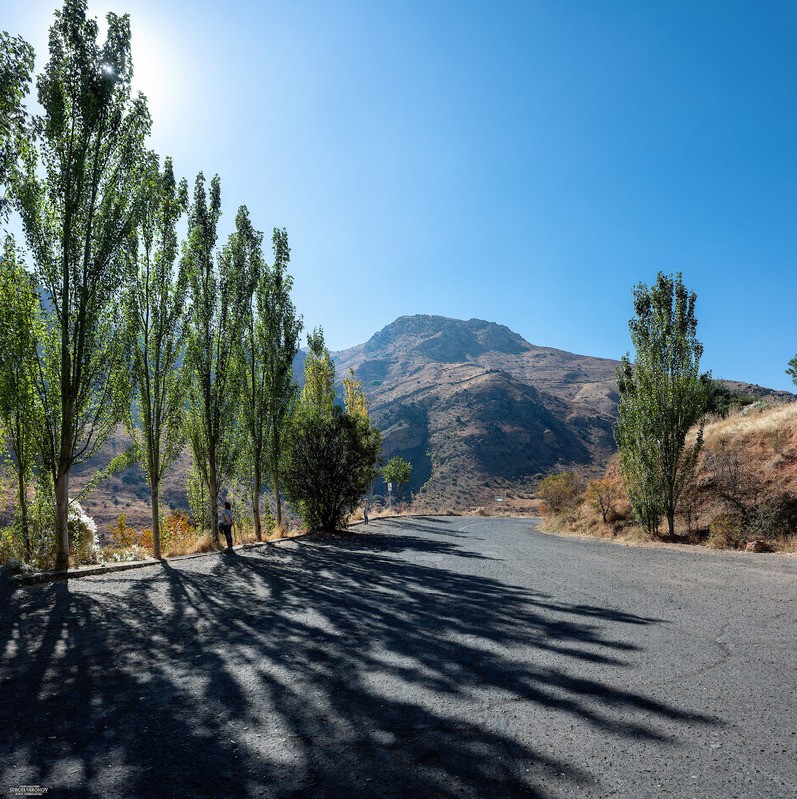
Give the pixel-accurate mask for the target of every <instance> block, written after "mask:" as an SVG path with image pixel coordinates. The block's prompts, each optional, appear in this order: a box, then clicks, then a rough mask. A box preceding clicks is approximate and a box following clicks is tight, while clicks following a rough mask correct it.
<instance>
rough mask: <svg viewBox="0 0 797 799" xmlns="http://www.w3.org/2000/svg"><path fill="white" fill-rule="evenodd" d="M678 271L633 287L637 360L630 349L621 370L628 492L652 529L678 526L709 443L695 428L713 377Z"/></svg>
mask: <svg viewBox="0 0 797 799" xmlns="http://www.w3.org/2000/svg"><path fill="white" fill-rule="evenodd" d="M696 299H697V296H696V295H695V293H694V292H688V291H687V290H686V288H685V287H684V285H683V282H682V279H681V275H680V273H679V274H678V275H676V277H675V278H674V279H673V278H672V276H667V275H664V274H662V273H661V272H660V273H659V275H658V278H657V281H656V284H655V285H654V286H652V287H651V288H650V289H648V287H647V286H645V285H644V284H639V285H638V286H636V287H635V288H634V311H635V313H636V316H635V317H634V318H633V319H631V321H630V322H629V325H628V326H629V330H630V332H631V341H632V343H633V345H634V349H635V357H634V363H633V365H632V364H631V361H630V360H629V357H628V356H627V355H626V356H624V358H623V359H622V364H621V366H620V367H618V369H617V383H618V387H619V390H620V403H619V408H618V420H617V427H616V430H615V437H616V440H617V446H618V449H619V450H620V464H621V471H622V475H623V481H624V483H625V487H626V491H627V493H628V498H629V500H630V501H631V506H632V508H633V509H634V513H635V515H636V516H637V519H638V520H639V522H640V523H641V524H642V525H643V527H644V528H645V529H646V530H647V531H648V532H649V533H650V534H652V535H655V534H656V533H657V531H658V527H659V522H660V520H661V517H662V516H665V517H666V519H667V524H668V529H669V532H670V535H672V534H673V533H674V530H675V513H676V509H677V506H678V499H679V497H680V494H681V492H682V490H683V488H684V486H685V485H686V483H687V482H688V481H689V480H690V479H691V478H692V476H693V474H694V470H695V466H696V464H697V458H698V454H699V452H700V449H701V447H702V444H703V426H702V423H701V424H700V426H699V428H698V431H697V434H696V437H695V441H694V443H692V444H690V445H688V446H687V443H686V437H687V433H688V432H689V429H690V428H691V427H692V425H694V424H695V423H697V422H698V421H699V420H700V419H701V418H702V416H703V415H704V413H705V411H706V408H707V406H708V394H709V391H708V377H707V376H705V375H704V376H701V375H700V373H699V366H700V358H701V356H702V354H703V347H702V345H701V344H700V342H698V340H697V337H696V333H697V320H696V318H695V302H696Z"/></svg>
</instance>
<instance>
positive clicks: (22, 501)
mask: <svg viewBox="0 0 797 799" xmlns="http://www.w3.org/2000/svg"><path fill="white" fill-rule="evenodd" d="M17 478H18V479H19V516H20V524H21V525H22V541H23V543H24V544H25V557H26V558H27V559H28V562H30V558H31V548H30V533H29V531H28V497H27V491H26V486H25V474H24V472H23V470H22V469H21V468H20V469H18V470H17Z"/></svg>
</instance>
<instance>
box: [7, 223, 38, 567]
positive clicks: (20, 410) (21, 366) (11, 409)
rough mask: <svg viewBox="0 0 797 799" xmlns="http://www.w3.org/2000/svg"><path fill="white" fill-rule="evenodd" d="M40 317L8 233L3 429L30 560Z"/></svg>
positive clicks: (20, 526)
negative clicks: (29, 513) (29, 486)
mask: <svg viewBox="0 0 797 799" xmlns="http://www.w3.org/2000/svg"><path fill="white" fill-rule="evenodd" d="M38 317H39V299H38V294H37V293H36V289H35V287H34V285H33V281H32V279H31V276H30V275H29V274H28V273H27V272H26V271H25V269H24V268H23V266H22V264H21V263H20V262H19V261H18V259H17V252H16V246H15V243H14V240H13V238H11V237H10V236H9V237H7V238H6V240H5V243H4V247H3V253H2V256H1V257H0V330H2V331H3V346H2V347H1V348H0V429H1V430H2V433H3V434H4V440H5V446H6V447H7V448H8V452H9V455H10V456H11V461H12V463H13V466H14V471H15V473H16V477H17V492H16V493H17V503H18V504H17V523H16V524H15V525H14V532H15V533H17V534H19V536H20V537H21V539H22V544H23V547H24V551H25V557H26V560H30V559H31V557H32V555H33V551H32V543H31V539H30V531H29V529H28V498H27V493H28V484H29V482H30V480H31V477H32V474H33V467H34V465H35V462H36V449H37V443H38V438H39V435H40V423H41V412H40V407H39V404H38V402H37V397H36V388H35V379H36V365H37V354H36V347H37V338H38V334H39V331H38V324H39V318H38Z"/></svg>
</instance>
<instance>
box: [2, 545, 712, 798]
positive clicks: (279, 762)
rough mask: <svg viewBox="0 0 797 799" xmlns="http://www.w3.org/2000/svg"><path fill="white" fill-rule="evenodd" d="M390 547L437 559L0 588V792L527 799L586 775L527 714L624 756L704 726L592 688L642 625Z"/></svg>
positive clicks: (164, 573)
mask: <svg viewBox="0 0 797 799" xmlns="http://www.w3.org/2000/svg"><path fill="white" fill-rule="evenodd" d="M391 539H392V540H391ZM402 539H403V540H402ZM447 546H448V547H450V546H452V545H451V544H448V545H447ZM410 549H412V551H413V552H414V553H415V554H419V553H420V554H423V553H426V554H430V553H431V554H434V553H440V552H443V553H446V554H452V553H451V550H450V549H447V548H444V549H442V550H441V549H440V542H439V541H435V540H433V539H428V538H421V537H418V536H411V535H401V534H396V535H391V536H389V537H387V536H384V535H382V536H375V535H369V534H366V535H362V536H360V535H355V536H351V535H348V536H335V537H327V538H322V537H309V538H307V539H305V540H304V542H303V543H302V544H301V545H300V546H298V547H297V548H296V549H291V550H290V551H285V550H281V549H280V548H279V547H266V548H261V549H256V550H251V551H247V552H244V554H243V555H237V554H233V555H227V556H209V557H208V558H206V559H203V560H202V561H201V568H200V569H199V570H192V569H191V568H189V564H188V563H186V562H182V563H179V562H178V563H176V564H175V565H170V564H168V563H164V564H163V566H162V567H153V568H152V569H147V570H146V571H142V572H139V573H135V574H134V573H130V572H127V573H119V574H115V575H106V576H104V577H98V578H89V579H85V580H81V581H80V582H78V583H71V584H67V583H65V582H60V583H53V584H50V585H47V586H35V587H31V588H28V589H21V590H17V591H12V590H11V588H10V587H9V586H8V585H7V584H5V585H4V586H2V587H0V601H1V602H2V605H0V607H2V616H0V651H2V652H3V653H4V654H3V659H2V661H0V689H1V690H0V712H1V713H0V715H2V718H3V721H4V725H5V728H6V729H7V730H10V731H11V733H10V735H7V736H5V739H4V740H2V741H0V787H2V788H5V789H6V790H10V789H11V788H13V787H14V786H16V785H22V784H28V785H31V784H32V785H41V786H43V787H48V788H49V789H50V795H57V796H81V797H83V796H97V797H99V796H103V797H121V796H135V797H139V796H140V797H149V796H158V797H169V796H176V797H188V796H191V797H225V796H252V797H254V796H274V797H303V796H314V797H344V796H345V797H354V799H366V797H367V798H368V799H371V797H438V798H439V799H449V798H450V799H453V797H460V796H486V795H492V796H498V797H504V796H506V797H509V796H536V797H544V796H549V795H552V794H551V793H550V792H549V791H548V789H547V788H546V785H550V784H551V783H557V782H558V784H565V785H569V786H570V788H571V789H575V788H577V787H578V786H580V787H582V788H586V787H589V786H590V785H591V780H592V778H591V776H590V774H588V773H587V772H585V771H584V770H582V769H580V768H579V767H578V766H577V765H575V764H574V763H572V762H568V760H567V759H566V758H559V759H557V758H553V757H551V756H550V755H546V754H544V753H543V752H542V751H540V747H539V746H537V747H535V743H534V739H535V734H534V730H535V728H536V724H537V717H538V716H539V715H540V714H542V713H543V712H556V713H560V714H563V715H564V716H565V717H571V718H572V720H573V722H576V721H580V722H581V723H587V724H589V725H591V726H593V727H594V728H595V730H596V732H597V733H599V734H601V735H606V736H612V737H613V739H615V740H616V739H618V738H628V739H633V741H635V742H637V743H638V742H640V741H642V742H644V741H649V742H671V743H675V741H673V735H672V731H673V729H676V730H677V728H678V726H679V725H695V724H701V725H715V724H717V723H718V722H717V721H716V720H715V719H712V718H709V717H704V716H700V715H696V714H692V713H687V712H684V711H682V710H680V709H679V708H677V707H674V706H671V705H667V704H664V703H661V702H658V701H656V700H655V699H653V698H651V697H650V696H646V695H645V694H643V693H638V692H634V691H632V690H628V689H627V688H620V687H616V686H613V685H611V684H609V682H608V681H607V680H605V679H603V678H602V677H595V676H594V675H595V674H596V668H597V669H600V668H605V670H606V671H605V674H607V675H615V674H616V673H617V672H618V670H621V669H623V668H625V667H627V665H628V662H627V661H626V660H624V657H626V656H628V655H629V654H630V653H633V652H634V651H635V650H636V649H637V648H636V647H635V646H634V645H633V644H630V643H628V642H627V641H626V640H624V638H625V637H626V636H624V635H623V626H624V625H628V624H631V625H647V624H656V623H659V620H654V619H646V618H643V617H638V616H634V615H633V614H631V613H627V612H625V611H619V610H614V609H604V608H595V607H591V606H584V605H568V604H560V603H558V602H557V601H556V600H555V598H553V597H550V596H547V595H545V594H541V593H535V592H533V591H529V590H526V589H522V588H518V587H513V586H509V585H505V584H504V583H502V582H500V581H499V580H495V579H491V578H487V577H484V576H475V575H468V574H461V573H459V572H455V571H451V570H448V569H443V568H435V567H434V566H431V565H425V564H422V563H417V562H412V561H411V560H407V559H404V558H400V557H395V556H391V553H400V552H404V553H406V552H408V551H409V550H410ZM190 563H192V564H194V566H196V563H197V561H193V562H190ZM202 569H204V571H202ZM585 673H589V674H590V675H593V676H591V677H588V676H585ZM597 673H598V674H604V672H601V671H598V672H597ZM640 719H643V720H640Z"/></svg>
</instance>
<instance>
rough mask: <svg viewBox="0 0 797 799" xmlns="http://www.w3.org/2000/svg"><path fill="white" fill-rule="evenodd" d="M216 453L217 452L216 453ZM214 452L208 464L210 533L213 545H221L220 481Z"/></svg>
mask: <svg viewBox="0 0 797 799" xmlns="http://www.w3.org/2000/svg"><path fill="white" fill-rule="evenodd" d="M214 454H215V453H214ZM214 454H211V456H210V463H209V464H208V476H209V478H210V485H209V486H208V494H209V496H208V500H209V502H210V534H211V537H212V539H213V545H214V546H218V545H219V481H218V475H217V474H216V458H215V457H214Z"/></svg>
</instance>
